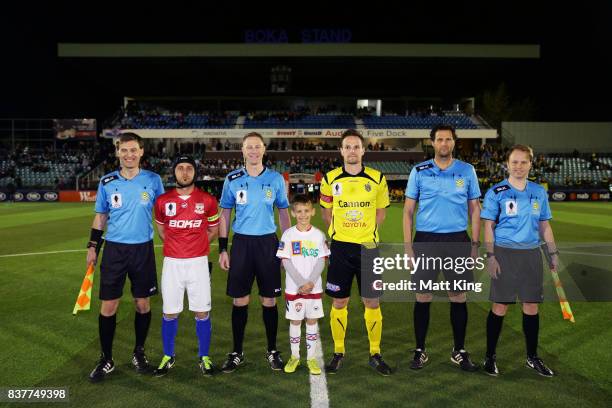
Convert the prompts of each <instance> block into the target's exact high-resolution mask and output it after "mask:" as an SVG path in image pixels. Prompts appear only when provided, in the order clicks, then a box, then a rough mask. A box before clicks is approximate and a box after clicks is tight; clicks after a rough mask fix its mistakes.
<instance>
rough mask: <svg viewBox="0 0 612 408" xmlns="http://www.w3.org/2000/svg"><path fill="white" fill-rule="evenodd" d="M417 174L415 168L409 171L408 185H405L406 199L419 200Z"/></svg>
mask: <svg viewBox="0 0 612 408" xmlns="http://www.w3.org/2000/svg"><path fill="white" fill-rule="evenodd" d="M417 179H418V172H417V169H416V166H415V167H413V168H412V170H410V176H409V177H408V184H406V194H405V195H406V197H408V198H412V199H413V200H418V199H419V183H418V181H417Z"/></svg>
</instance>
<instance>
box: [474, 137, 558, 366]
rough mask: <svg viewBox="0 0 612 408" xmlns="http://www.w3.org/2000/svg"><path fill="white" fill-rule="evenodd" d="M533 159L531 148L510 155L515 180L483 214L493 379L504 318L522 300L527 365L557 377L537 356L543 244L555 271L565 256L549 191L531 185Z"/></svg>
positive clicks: (488, 200)
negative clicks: (554, 228) (557, 242)
mask: <svg viewBox="0 0 612 408" xmlns="http://www.w3.org/2000/svg"><path fill="white" fill-rule="evenodd" d="M532 160H533V152H532V150H531V148H529V147H527V146H523V145H515V146H513V147H512V148H511V149H510V150H509V151H508V156H507V163H508V172H509V173H510V176H509V177H508V179H507V180H504V181H502V182H501V183H498V184H496V185H494V186H493V187H491V189H490V190H489V191H488V192H487V194H486V196H485V200H484V208H483V210H482V213H481V218H483V219H484V220H485V222H484V238H485V244H486V246H487V270H488V271H489V275H490V276H491V293H490V300H491V301H492V302H493V305H492V307H491V311H490V312H489V316H488V317H487V354H486V358H485V363H484V369H485V371H486V373H487V374H489V375H492V376H497V375H498V374H499V370H498V369H497V363H496V358H495V351H496V347H497V341H498V340H499V336H500V334H501V329H502V324H503V322H504V316H505V315H506V312H507V311H508V305H510V304H513V303H515V302H516V298H517V297H518V299H519V300H520V301H521V302H522V309H523V332H524V334H525V344H526V346H527V360H526V365H527V367H529V368H532V369H534V370H535V371H536V372H537V373H538V374H540V375H542V376H544V377H552V376H553V371H552V370H551V369H550V368H548V367H546V365H545V364H544V362H543V361H542V359H541V358H539V357H538V353H537V351H538V333H539V329H540V316H539V315H538V304H539V303H541V302H542V300H543V293H544V289H543V276H542V275H543V273H542V268H543V265H542V254H541V253H540V239H542V240H543V241H544V242H545V243H546V245H545V246H544V247H543V250H545V251H548V253H549V256H550V263H551V265H550V269H551V270H552V271H555V270H556V269H557V265H558V264H559V256H558V255H559V251H558V250H557V247H556V245H555V238H554V235H553V232H552V228H551V226H550V221H549V220H550V219H552V214H551V212H550V207H549V205H548V194H547V193H546V190H544V187H542V186H540V185H539V184H536V183H533V182H531V181H528V180H527V176H528V175H529V169H531V162H532Z"/></svg>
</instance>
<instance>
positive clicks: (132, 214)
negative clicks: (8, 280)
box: [87, 133, 164, 382]
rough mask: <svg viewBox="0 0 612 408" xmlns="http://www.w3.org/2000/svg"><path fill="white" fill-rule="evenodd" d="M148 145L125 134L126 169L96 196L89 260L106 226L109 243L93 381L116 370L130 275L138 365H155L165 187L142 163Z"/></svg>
mask: <svg viewBox="0 0 612 408" xmlns="http://www.w3.org/2000/svg"><path fill="white" fill-rule="evenodd" d="M143 146H144V143H143V141H142V139H141V138H140V136H138V135H136V134H134V133H124V134H122V135H121V136H120V137H119V140H118V141H117V157H118V158H119V164H120V166H121V168H120V170H116V171H113V172H112V173H109V174H107V175H105V176H103V177H102V178H101V179H100V185H99V187H98V194H97V196H96V216H95V217H94V221H93V225H92V228H91V236H90V238H89V243H88V244H87V247H88V248H89V250H88V252H87V264H90V263H92V262H93V263H95V262H96V247H97V246H98V245H100V242H101V240H102V234H103V232H104V228H105V227H106V237H105V238H106V246H105V249H104V253H103V255H102V263H101V264H100V299H101V300H102V305H101V307H100V317H99V320H98V322H99V334H100V345H101V348H102V354H101V356H100V360H99V361H98V364H97V365H96V367H95V368H94V370H93V371H92V372H91V374H90V375H89V379H90V380H91V381H92V382H98V381H101V380H103V379H104V378H105V377H106V376H107V375H108V374H110V373H111V372H112V371H113V370H114V369H115V363H114V361H113V338H114V336H115V327H116V325H117V315H116V313H117V308H118V307H119V300H120V299H121V296H122V294H123V286H124V285H125V278H126V277H129V278H130V281H131V282H132V296H133V297H134V304H135V306H136V315H135V318H134V331H135V334H136V345H135V346H134V355H133V357H132V364H133V365H134V367H135V368H136V370H137V371H138V372H139V373H146V372H148V370H149V362H148V360H147V357H146V355H145V352H144V345H145V340H146V338H147V333H148V331H149V326H150V325H151V306H150V303H149V296H152V295H155V294H156V293H157V274H156V270H155V253H154V252H153V225H152V224H151V222H152V218H153V216H152V209H153V204H154V203H155V199H156V198H157V197H159V196H160V195H162V194H163V193H164V186H163V184H162V180H161V178H160V177H159V175H158V174H156V173H153V172H151V171H148V170H143V169H141V168H140V159H141V158H142V155H143V154H144V149H143Z"/></svg>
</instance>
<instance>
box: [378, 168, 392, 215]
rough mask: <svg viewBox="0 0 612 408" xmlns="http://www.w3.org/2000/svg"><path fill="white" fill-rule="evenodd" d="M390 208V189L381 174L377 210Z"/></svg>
mask: <svg viewBox="0 0 612 408" xmlns="http://www.w3.org/2000/svg"><path fill="white" fill-rule="evenodd" d="M388 206H389V187H388V186H387V179H386V178H385V176H384V175H382V174H381V179H380V183H379V184H378V194H377V196H376V208H387V207H388Z"/></svg>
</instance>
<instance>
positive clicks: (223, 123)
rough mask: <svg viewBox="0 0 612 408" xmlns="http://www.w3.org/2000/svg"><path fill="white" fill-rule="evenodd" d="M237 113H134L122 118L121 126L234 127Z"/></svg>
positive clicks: (137, 127) (138, 127) (147, 127)
mask: <svg viewBox="0 0 612 408" xmlns="http://www.w3.org/2000/svg"><path fill="white" fill-rule="evenodd" d="M236 118H237V115H233V114H230V115H227V116H216V115H208V114H196V113H190V114H187V115H184V116H183V115H178V114H161V115H151V114H145V115H132V116H127V117H124V118H123V119H122V120H121V127H123V128H130V129H211V128H215V129H219V128H223V129H225V128H232V127H234V126H235V124H236Z"/></svg>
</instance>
